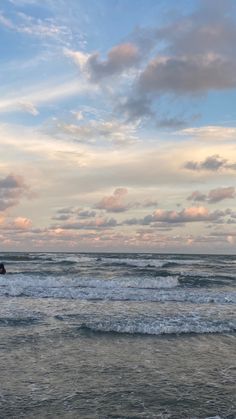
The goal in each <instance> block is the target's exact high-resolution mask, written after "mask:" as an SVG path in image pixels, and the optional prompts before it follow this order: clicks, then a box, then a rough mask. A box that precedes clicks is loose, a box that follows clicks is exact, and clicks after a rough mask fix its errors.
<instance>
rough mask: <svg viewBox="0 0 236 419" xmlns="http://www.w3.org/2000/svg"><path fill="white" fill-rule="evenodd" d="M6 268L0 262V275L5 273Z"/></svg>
mask: <svg viewBox="0 0 236 419" xmlns="http://www.w3.org/2000/svg"><path fill="white" fill-rule="evenodd" d="M5 273H6V269H5V266H4V264H3V263H0V275H5Z"/></svg>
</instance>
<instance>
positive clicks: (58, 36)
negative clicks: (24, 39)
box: [0, 12, 70, 45]
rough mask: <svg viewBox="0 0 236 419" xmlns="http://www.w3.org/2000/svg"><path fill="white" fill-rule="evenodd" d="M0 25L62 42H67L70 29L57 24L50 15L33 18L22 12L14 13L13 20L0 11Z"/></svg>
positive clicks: (21, 32) (22, 32)
mask: <svg viewBox="0 0 236 419" xmlns="http://www.w3.org/2000/svg"><path fill="white" fill-rule="evenodd" d="M0 25H2V26H4V27H5V28H7V29H8V30H11V31H14V32H18V33H20V34H25V35H29V36H33V37H38V38H42V39H44V38H46V39H48V38H51V39H53V40H55V41H57V42H60V43H62V44H65V45H66V44H67V39H69V37H70V30H69V29H68V28H67V27H66V26H65V25H58V24H57V22H56V20H55V19H53V18H52V17H47V18H44V19H40V18H35V17H33V16H30V15H28V14H26V13H23V12H17V13H15V16H14V20H13V19H10V18H8V17H6V16H4V14H3V12H0Z"/></svg>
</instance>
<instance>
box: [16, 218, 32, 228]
mask: <svg viewBox="0 0 236 419" xmlns="http://www.w3.org/2000/svg"><path fill="white" fill-rule="evenodd" d="M31 226H32V221H31V220H30V219H29V218H25V217H17V218H15V219H14V221H13V223H12V228H13V229H17V230H18V229H19V230H28V229H29V228H30V227H31Z"/></svg>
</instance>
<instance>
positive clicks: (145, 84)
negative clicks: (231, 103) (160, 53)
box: [139, 55, 236, 95]
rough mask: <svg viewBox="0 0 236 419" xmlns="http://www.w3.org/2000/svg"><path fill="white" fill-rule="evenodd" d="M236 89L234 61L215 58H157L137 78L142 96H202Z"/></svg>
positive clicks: (235, 65) (235, 66)
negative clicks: (153, 94)
mask: <svg viewBox="0 0 236 419" xmlns="http://www.w3.org/2000/svg"><path fill="white" fill-rule="evenodd" d="M235 87H236V62H235V63H232V61H230V60H226V59H223V58H222V57H218V56H211V55H209V56H200V57H157V58H155V59H154V60H152V61H151V62H150V63H149V64H148V66H147V67H146V69H145V70H144V71H143V73H142V74H141V76H140V79H139V88H140V90H141V91H142V92H144V93H153V92H157V93H161V94H163V93H164V94H165V93H175V94H178V95H186V94H189V93H190V94H194V93H198V94H200V93H204V92H207V91H209V90H225V89H231V88H235Z"/></svg>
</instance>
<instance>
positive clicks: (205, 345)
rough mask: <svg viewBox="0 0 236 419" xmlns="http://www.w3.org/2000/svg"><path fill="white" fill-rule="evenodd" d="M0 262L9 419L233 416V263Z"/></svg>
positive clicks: (49, 257)
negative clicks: (4, 272) (0, 267)
mask: <svg viewBox="0 0 236 419" xmlns="http://www.w3.org/2000/svg"><path fill="white" fill-rule="evenodd" d="M0 261H3V262H4V264H5V267H6V270H7V275H0V300H1V305H0V333H1V340H0V348H1V352H0V354H1V360H0V367H1V372H2V373H1V387H0V418H8V417H12V418H21V417H22V418H24V417H25V418H47V417H50V418H52V417H53V418H54V417H55V418H82V419H83V418H85V419H86V418H101V419H105V418H166V419H167V418H168V419H169V418H170V419H175V418H176V419H179V418H180V419H181V418H190V419H191V418H210V417H214V418H218V419H219V418H228V419H233V418H236V400H235V394H236V388H235V382H236V376H235V375H236V374H235V373H236V365H235V358H236V350H235V348H236V340H235V336H236V335H235V330H236V319H235V304H236V287H235V284H236V257H235V256H213V255H205V256H201V255H173V254H171V255H167V254H165V255H158V254H111V253H110V254H78V253H2V254H0Z"/></svg>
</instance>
